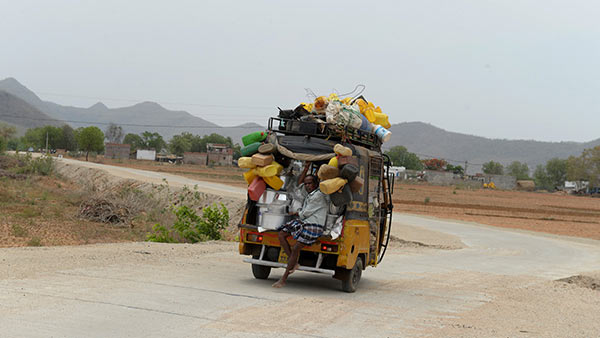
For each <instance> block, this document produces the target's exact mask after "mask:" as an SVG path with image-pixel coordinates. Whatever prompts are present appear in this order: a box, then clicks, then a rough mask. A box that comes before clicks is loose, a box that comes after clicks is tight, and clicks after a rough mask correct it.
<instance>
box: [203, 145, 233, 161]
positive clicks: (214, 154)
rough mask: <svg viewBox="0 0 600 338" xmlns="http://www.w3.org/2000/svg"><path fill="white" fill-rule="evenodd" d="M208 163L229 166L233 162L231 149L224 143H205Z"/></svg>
mask: <svg viewBox="0 0 600 338" xmlns="http://www.w3.org/2000/svg"><path fill="white" fill-rule="evenodd" d="M206 150H207V153H208V156H207V164H208V165H222V166H230V165H231V164H232V163H233V149H231V148H230V147H229V146H228V145H226V144H218V143H208V144H206Z"/></svg>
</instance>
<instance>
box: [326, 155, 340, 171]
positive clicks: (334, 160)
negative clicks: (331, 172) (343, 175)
mask: <svg viewBox="0 0 600 338" xmlns="http://www.w3.org/2000/svg"><path fill="white" fill-rule="evenodd" d="M327 164H328V165H330V166H332V167H335V168H337V167H338V159H337V157H335V156H334V157H332V158H331V160H329V163H327Z"/></svg>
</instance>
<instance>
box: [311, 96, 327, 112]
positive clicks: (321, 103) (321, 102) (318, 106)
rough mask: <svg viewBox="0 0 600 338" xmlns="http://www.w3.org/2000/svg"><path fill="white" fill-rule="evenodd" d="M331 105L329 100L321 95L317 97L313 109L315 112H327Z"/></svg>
mask: <svg viewBox="0 0 600 338" xmlns="http://www.w3.org/2000/svg"><path fill="white" fill-rule="evenodd" d="M327 105H329V100H328V99H327V98H326V97H325V96H319V97H317V98H316V99H315V105H314V106H313V109H314V111H315V112H318V113H320V112H325V109H326V108H327Z"/></svg>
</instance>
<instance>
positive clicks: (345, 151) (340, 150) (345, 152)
mask: <svg viewBox="0 0 600 338" xmlns="http://www.w3.org/2000/svg"><path fill="white" fill-rule="evenodd" d="M333 152H334V153H336V154H338V155H340V156H352V149H350V148H347V147H344V146H343V145H341V144H339V143H338V144H336V145H335V146H333ZM336 167H337V165H336Z"/></svg>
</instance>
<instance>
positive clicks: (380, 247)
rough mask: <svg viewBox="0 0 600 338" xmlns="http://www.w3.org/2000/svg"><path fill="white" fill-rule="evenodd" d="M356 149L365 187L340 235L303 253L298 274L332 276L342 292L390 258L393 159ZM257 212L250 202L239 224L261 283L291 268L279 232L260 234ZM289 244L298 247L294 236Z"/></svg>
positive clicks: (246, 252)
mask: <svg viewBox="0 0 600 338" xmlns="http://www.w3.org/2000/svg"><path fill="white" fill-rule="evenodd" d="M282 137H283V138H286V139H280V141H286V140H287V138H291V137H292V136H289V135H285V136H282ZM303 142H305V140H304V141H303ZM318 142H319V144H320V145H321V146H323V145H325V148H327V145H328V144H331V145H333V144H335V143H336V142H333V141H329V140H320V141H318ZM352 148H353V149H354V155H353V156H354V157H356V159H357V163H358V167H359V174H358V176H359V177H360V178H361V179H362V180H363V181H364V185H363V187H362V188H361V189H360V190H359V191H356V192H354V193H353V199H352V201H351V202H350V203H349V204H348V205H346V206H345V207H344V208H345V209H344V211H343V212H342V213H341V214H340V215H342V216H343V221H342V229H341V233H340V234H339V236H338V237H336V238H332V237H331V236H330V235H327V236H321V237H320V238H319V239H318V240H317V241H316V242H315V243H314V244H313V245H310V246H307V247H304V248H303V249H302V251H301V253H300V261H299V264H300V269H299V270H304V271H309V272H318V273H327V274H331V275H332V276H333V277H334V278H336V279H340V280H341V281H342V289H343V290H344V291H347V292H354V291H355V290H356V284H357V283H358V281H359V280H360V277H361V274H362V270H364V269H365V268H366V267H367V266H371V267H376V266H377V264H378V263H379V262H380V261H381V258H382V257H383V255H384V254H385V248H386V247H387V241H388V240H389V230H390V229H389V228H390V224H391V210H392V205H391V189H392V186H393V181H390V179H392V180H393V177H391V176H390V174H389V159H387V160H386V158H387V157H386V156H385V155H383V154H382V153H381V151H380V149H373V148H368V147H363V146H359V145H353V146H352ZM329 149H331V148H329ZM322 162H323V163H319V164H326V163H328V160H325V161H322ZM386 164H387V168H386V167H385V165H386ZM390 182H391V183H390ZM256 213H257V211H256V210H255V208H253V202H252V201H251V200H250V199H249V200H248V204H247V206H246V209H245V211H244V214H243V217H242V220H241V222H240V224H239V253H240V254H241V255H251V256H252V258H247V259H244V261H245V262H248V263H251V264H252V272H253V273H254V276H255V277H256V278H259V279H266V278H268V275H269V272H270V270H271V268H284V267H285V266H286V263H287V257H286V255H285V253H284V252H283V250H282V249H281V245H280V242H279V238H278V232H277V231H274V230H268V231H263V232H261V231H259V226H258V224H257V223H258V221H257V216H256ZM338 217H339V216H338ZM287 240H288V243H289V244H290V245H291V246H293V245H294V244H295V240H294V239H293V238H292V237H291V236H288V238H287Z"/></svg>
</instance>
